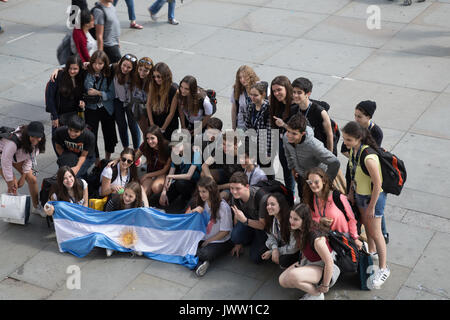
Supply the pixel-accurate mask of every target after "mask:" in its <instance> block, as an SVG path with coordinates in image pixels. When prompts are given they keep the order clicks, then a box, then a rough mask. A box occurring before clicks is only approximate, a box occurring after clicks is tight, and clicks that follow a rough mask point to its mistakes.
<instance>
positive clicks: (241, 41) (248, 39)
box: [189, 29, 292, 78]
mask: <svg viewBox="0 0 450 320" xmlns="http://www.w3.org/2000/svg"><path fill="white" fill-rule="evenodd" d="M210 41H213V42H214V43H215V45H214V46H205V45H204V44H205V42H210ZM291 41H292V39H291V38H287V37H282V36H273V35H264V34H259V33H253V32H246V31H239V30H231V29H221V30H219V31H218V32H216V33H215V34H214V35H212V36H210V37H209V38H207V39H205V42H203V41H202V42H200V43H198V44H196V45H195V46H192V47H191V48H189V50H190V51H194V52H199V53H202V54H205V55H210V56H214V57H221V58H227V59H234V60H240V61H245V62H256V63H262V62H263V61H264V60H266V59H267V58H269V57H271V56H272V55H274V54H275V53H277V52H278V51H279V50H281V49H282V48H284V47H285V46H286V45H287V44H288V43H289V42H291ZM229 48H239V50H231V52H230V51H229ZM233 78H234V77H233Z"/></svg>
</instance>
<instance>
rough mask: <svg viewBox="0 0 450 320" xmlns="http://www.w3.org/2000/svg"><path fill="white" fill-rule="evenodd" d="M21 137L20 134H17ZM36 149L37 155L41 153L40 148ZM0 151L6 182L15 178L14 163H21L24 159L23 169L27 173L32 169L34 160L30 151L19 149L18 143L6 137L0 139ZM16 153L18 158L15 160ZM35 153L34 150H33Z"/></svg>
mask: <svg viewBox="0 0 450 320" xmlns="http://www.w3.org/2000/svg"><path fill="white" fill-rule="evenodd" d="M17 136H18V137H19V138H20V134H18V135H17ZM35 150H36V156H37V155H38V154H39V149H37V148H36V149H35ZM0 152H1V167H2V171H3V176H4V177H5V180H6V182H9V181H12V180H13V165H12V164H13V163H20V162H22V161H23V165H22V171H23V173H27V172H29V171H31V168H32V162H31V156H30V154H29V153H26V152H25V151H24V150H23V149H19V150H17V146H16V144H15V143H14V142H13V141H11V140H8V139H6V138H3V139H0ZM14 155H16V160H17V161H14ZM33 155H34V152H33Z"/></svg>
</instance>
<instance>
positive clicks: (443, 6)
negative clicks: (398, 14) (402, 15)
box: [413, 2, 450, 35]
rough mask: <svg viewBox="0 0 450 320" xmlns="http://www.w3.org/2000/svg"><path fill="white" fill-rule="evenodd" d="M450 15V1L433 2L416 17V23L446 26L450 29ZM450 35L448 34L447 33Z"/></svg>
mask: <svg viewBox="0 0 450 320" xmlns="http://www.w3.org/2000/svg"><path fill="white" fill-rule="evenodd" d="M449 15H450V3H439V2H434V3H432V4H431V5H430V6H429V7H427V9H426V10H425V11H423V12H422V14H420V15H419V16H418V17H417V18H416V19H414V21H413V23H414V24H421V25H429V26H437V27H444V28H447V30H448V31H450V30H449V29H450V21H448V17H449ZM447 35H448V34H447Z"/></svg>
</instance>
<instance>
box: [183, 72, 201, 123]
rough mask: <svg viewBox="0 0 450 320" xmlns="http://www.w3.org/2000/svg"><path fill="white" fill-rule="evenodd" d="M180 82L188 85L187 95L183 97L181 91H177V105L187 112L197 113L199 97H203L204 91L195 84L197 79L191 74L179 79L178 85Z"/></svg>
mask: <svg viewBox="0 0 450 320" xmlns="http://www.w3.org/2000/svg"><path fill="white" fill-rule="evenodd" d="M182 83H186V84H187V85H188V86H189V94H188V96H187V97H183V96H182V95H181V92H179V93H178V105H179V106H181V107H182V109H183V110H185V111H187V113H188V114H191V115H197V114H198V111H199V110H200V98H205V96H206V92H205V91H204V90H203V89H201V88H200V87H199V86H197V79H195V78H194V77H193V76H190V75H187V76H185V77H184V78H183V79H182V80H181V81H180V87H181V84H182Z"/></svg>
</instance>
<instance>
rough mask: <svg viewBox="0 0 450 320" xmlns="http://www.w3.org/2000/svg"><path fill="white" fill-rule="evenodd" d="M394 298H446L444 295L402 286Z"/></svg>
mask: <svg viewBox="0 0 450 320" xmlns="http://www.w3.org/2000/svg"><path fill="white" fill-rule="evenodd" d="M395 300H448V299H445V298H444V297H441V296H438V295H434V294H431V293H428V292H426V291H424V290H420V289H417V288H409V287H407V286H403V287H402V288H401V289H400V292H399V293H398V295H397V297H395Z"/></svg>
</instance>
